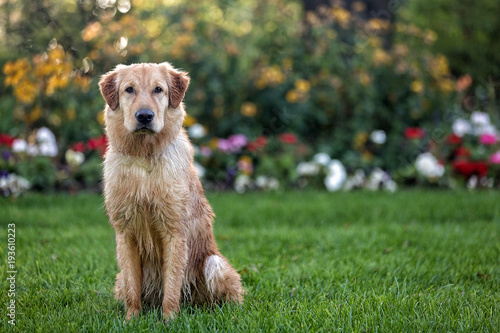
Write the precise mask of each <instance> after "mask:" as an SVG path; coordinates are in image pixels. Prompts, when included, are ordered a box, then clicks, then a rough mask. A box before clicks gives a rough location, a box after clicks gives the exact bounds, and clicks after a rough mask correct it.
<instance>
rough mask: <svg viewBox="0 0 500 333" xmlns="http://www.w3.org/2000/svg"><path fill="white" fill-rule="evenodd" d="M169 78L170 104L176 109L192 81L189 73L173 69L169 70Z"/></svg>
mask: <svg viewBox="0 0 500 333" xmlns="http://www.w3.org/2000/svg"><path fill="white" fill-rule="evenodd" d="M168 76H169V78H168V89H169V94H168V104H169V105H170V107H172V108H174V109H175V108H177V107H178V106H179V104H181V102H182V99H183V98H184V94H185V93H186V90H187V87H188V86H189V81H190V80H191V79H190V78H189V76H188V73H187V72H181V71H177V70H175V69H173V68H169V69H168Z"/></svg>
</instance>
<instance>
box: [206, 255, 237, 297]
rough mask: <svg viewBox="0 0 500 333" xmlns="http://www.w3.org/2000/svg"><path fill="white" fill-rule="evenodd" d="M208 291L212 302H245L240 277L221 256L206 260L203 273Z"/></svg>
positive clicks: (213, 256) (210, 257)
mask: <svg viewBox="0 0 500 333" xmlns="http://www.w3.org/2000/svg"><path fill="white" fill-rule="evenodd" d="M203 273H204V276H205V282H206V287H207V291H208V293H209V295H210V299H211V302H213V303H220V302H221V301H232V302H237V303H241V302H242V301H243V287H242V286H241V281H240V275H239V274H238V273H237V272H236V271H235V270H234V268H233V267H231V265H230V264H229V262H228V261H227V259H226V258H224V257H223V256H221V255H217V254H214V255H211V256H208V257H207V259H205V269H204V271H203Z"/></svg>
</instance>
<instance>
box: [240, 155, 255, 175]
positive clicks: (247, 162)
mask: <svg viewBox="0 0 500 333" xmlns="http://www.w3.org/2000/svg"><path fill="white" fill-rule="evenodd" d="M238 168H239V169H240V171H241V172H242V173H244V174H245V175H247V176H250V175H252V173H253V164H252V158H251V157H250V156H247V155H243V156H241V157H240V158H239V159H238Z"/></svg>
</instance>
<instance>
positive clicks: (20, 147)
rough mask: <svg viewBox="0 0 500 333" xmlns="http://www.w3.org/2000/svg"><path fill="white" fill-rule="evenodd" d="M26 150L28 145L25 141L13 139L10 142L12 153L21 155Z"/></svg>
mask: <svg viewBox="0 0 500 333" xmlns="http://www.w3.org/2000/svg"><path fill="white" fill-rule="evenodd" d="M27 149H28V144H27V143H26V140H23V139H14V141H13V142H12V151H13V152H14V153H23V152H25V151H26V150H27Z"/></svg>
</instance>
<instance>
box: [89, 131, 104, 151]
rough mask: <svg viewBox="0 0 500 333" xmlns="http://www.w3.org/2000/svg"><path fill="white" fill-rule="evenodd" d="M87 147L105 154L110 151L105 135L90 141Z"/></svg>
mask: <svg viewBox="0 0 500 333" xmlns="http://www.w3.org/2000/svg"><path fill="white" fill-rule="evenodd" d="M87 147H88V148H89V149H90V150H100V151H101V153H103V154H104V153H105V152H106V149H108V138H107V137H106V135H104V134H103V135H101V136H99V137H97V138H92V139H89V141H88V142H87Z"/></svg>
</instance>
